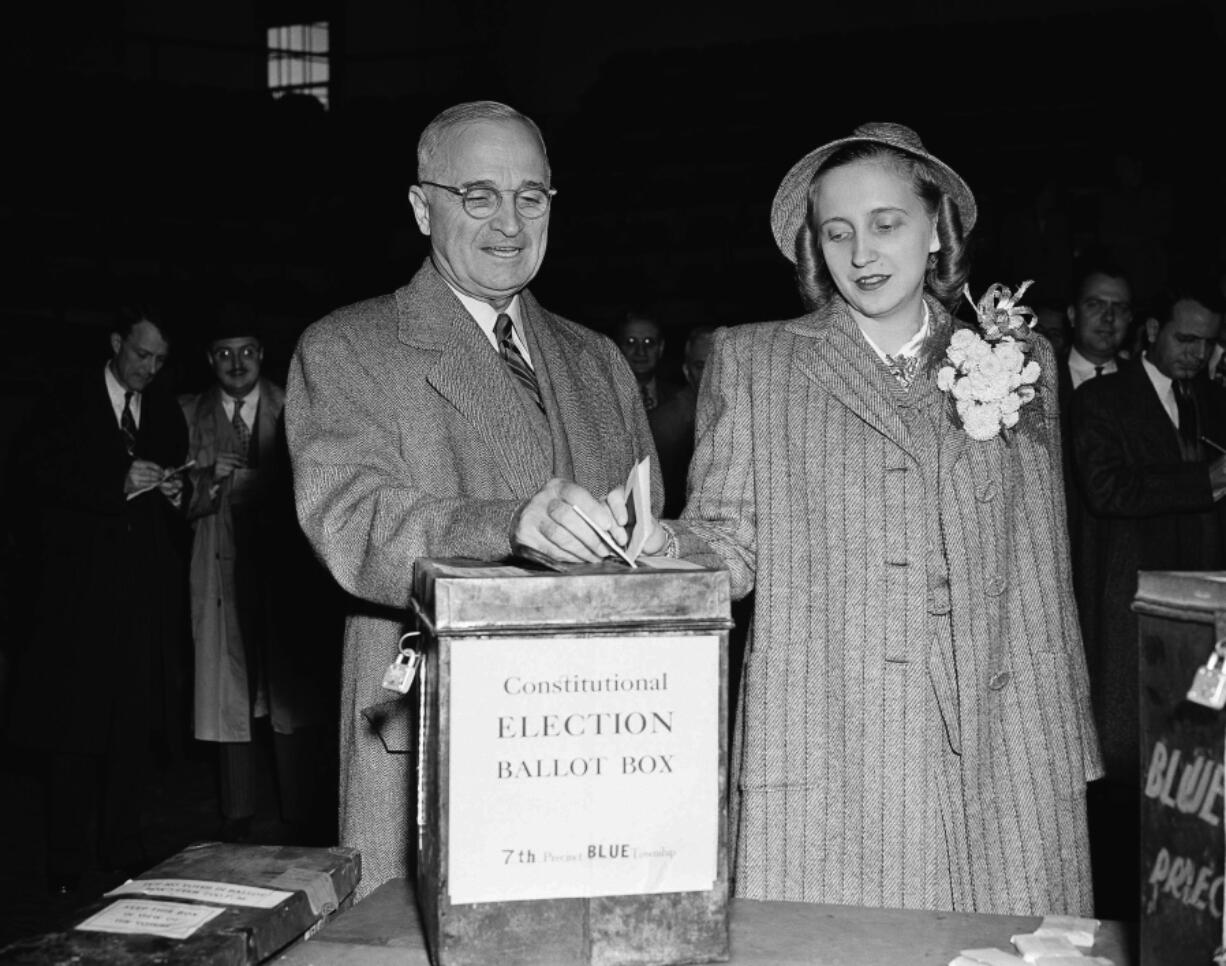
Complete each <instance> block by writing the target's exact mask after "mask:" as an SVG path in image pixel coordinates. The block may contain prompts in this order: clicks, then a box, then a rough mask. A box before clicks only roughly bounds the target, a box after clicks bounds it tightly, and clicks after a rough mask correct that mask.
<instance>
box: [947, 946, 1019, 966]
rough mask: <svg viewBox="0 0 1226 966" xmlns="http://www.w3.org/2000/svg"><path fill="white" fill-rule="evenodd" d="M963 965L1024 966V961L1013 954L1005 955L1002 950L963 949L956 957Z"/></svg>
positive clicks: (960, 965) (961, 965)
mask: <svg viewBox="0 0 1226 966" xmlns="http://www.w3.org/2000/svg"><path fill="white" fill-rule="evenodd" d="M958 959H959V960H962V961H963V962H961V963H959V966H963V963H971V964H972V966H1025V964H1026V960H1024V959H1022V957H1021V956H1014V955H1013V953H1007V952H1005V951H1004V950H1003V949H964V950H962V953H961V955H960V956H959V957H958Z"/></svg>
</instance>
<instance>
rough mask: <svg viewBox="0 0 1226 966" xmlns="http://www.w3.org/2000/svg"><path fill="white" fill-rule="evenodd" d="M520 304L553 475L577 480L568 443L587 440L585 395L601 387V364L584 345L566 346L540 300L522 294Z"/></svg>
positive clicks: (572, 455) (588, 410)
mask: <svg viewBox="0 0 1226 966" xmlns="http://www.w3.org/2000/svg"><path fill="white" fill-rule="evenodd" d="M520 304H521V307H522V308H523V312H524V318H525V322H526V324H525V329H526V330H527V335H528V349H529V351H530V352H531V353H532V358H533V362H534V364H535V366H536V375H537V380H538V381H539V383H540V386H541V396H542V398H543V399H544V400H545V410H546V415H547V416H548V418H549V432H550V435H551V436H552V437H553V446H554V453H553V474H554V475H555V476H560V477H563V478H564V479H574V478H575V461H574V454H573V453H572V452H571V449H570V444H569V443H568V440H570V439H581V438H583V437H582V433H581V430H580V427H579V425H578V424H579V423H580V422H581V421H585V420H587V419H588V417H589V416H590V415H591V412H590V409H589V408H588V406H587V405H585V400H584V393H585V390H588V389H589V388H590V387H591V386H595V385H600V383H601V379H602V378H603V376H602V375H601V373H600V372H599V365H598V363H597V362H596V361H595V360H594V359H592V358H591V356H590V355H589V354H588V353H587V352H586V351H585V350H584V349H583V348H582V347H581V346H576V345H568V346H564V345H563V341H562V340H564V339H565V338H566V333H565V332H563V331H561V330H560V329H559V328H558V327H556V326H551V325H549V324H548V315H549V313H548V312H546V311H545V310H544V309H542V308H541V306H540V305H539V304H538V303H537V301H536V299H534V298H533V297H532V296H531V295H529V294H528V293H527V292H522V293H521V294H520Z"/></svg>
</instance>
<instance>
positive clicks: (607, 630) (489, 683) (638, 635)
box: [413, 560, 731, 966]
mask: <svg viewBox="0 0 1226 966" xmlns="http://www.w3.org/2000/svg"><path fill="white" fill-rule="evenodd" d="M674 565H675V566H677V567H685V569H669V570H660V569H651V568H648V567H646V566H642V565H640V566H639V567H638V568H636V569H629V568H625V567H622V566H614V565H608V566H600V567H587V568H580V569H576V570H570V571H566V572H555V571H549V570H535V569H534V570H529V569H525V568H522V567H517V566H511V565H506V564H499V563H476V562H473V561H462V560H428V561H422V562H420V563H419V564H418V565H417V569H416V572H415V575H414V592H413V604H414V609H415V610H416V612H417V614H418V617H419V619H420V622H421V625H422V630H423V635H422V636H423V642H422V646H423V648H424V650H425V654H426V658H425V661H424V664H423V667H422V679H421V689H420V692H419V693H420V695H421V701H422V709H421V727H420V733H419V754H418V771H419V782H418V792H419V795H418V823H419V836H418V841H419V859H418V891H417V894H418V901H419V904H420V907H421V912H422V917H423V922H424V927H425V932H426V937H427V940H428V942H429V945H430V950H431V956H432V958H433V960H434V962H435V963H436V964H438V966H453V964H454V966H462V964H476V963H490V962H498V963H504V964H511V963H538V962H550V963H567V964H569V963H574V964H589V963H593V964H604V963H610V964H611V963H644V964H645V963H661V964H663V963H684V962H703V961H711V960H723V959H727V957H728V925H727V908H728V869H727V859H726V851H727V844H726V840H725V836H726V830H725V817H726V788H727V770H726V759H727V756H726V744H727V734H728V727H727V721H728V698H727V684H726V682H727V678H728V667H727V665H728V628H729V626H730V623H731V622H730V620H729V617H728V614H729V599H728V581H727V575H726V574H723V573H720V572H716V571H712V570H705V569H699V568H692V567H688V566H686V565H684V564H682V563H681V562H674Z"/></svg>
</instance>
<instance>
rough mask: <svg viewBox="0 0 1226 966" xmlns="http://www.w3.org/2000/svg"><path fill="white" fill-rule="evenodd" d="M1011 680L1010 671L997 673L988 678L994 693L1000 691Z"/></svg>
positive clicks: (989, 685)
mask: <svg viewBox="0 0 1226 966" xmlns="http://www.w3.org/2000/svg"><path fill="white" fill-rule="evenodd" d="M1010 678H1011V675H1010V674H1009V672H1008V671H997V672H996V673H995V674H993V675H992V676H991V677H990V678H988V687H989V688H990V689H991V690H993V691H999V690H1000V689H1001V688H1003V687H1004V686H1005V685H1006V684H1008V683H1009V680H1010Z"/></svg>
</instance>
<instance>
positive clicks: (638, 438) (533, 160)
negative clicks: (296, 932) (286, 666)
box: [286, 102, 661, 895]
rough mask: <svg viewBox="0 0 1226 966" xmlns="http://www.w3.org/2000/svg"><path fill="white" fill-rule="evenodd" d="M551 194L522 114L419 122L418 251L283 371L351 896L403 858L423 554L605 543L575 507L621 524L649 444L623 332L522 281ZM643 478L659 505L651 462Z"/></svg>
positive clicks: (579, 548) (305, 343) (319, 328)
mask: <svg viewBox="0 0 1226 966" xmlns="http://www.w3.org/2000/svg"><path fill="white" fill-rule="evenodd" d="M551 196H552V189H551V187H550V170H549V164H548V161H547V159H546V156H545V147H544V142H543V140H542V139H541V136H540V132H539V131H538V129H537V128H536V126H535V124H533V123H532V122H531V121H530V120H528V119H527V118H526V117H524V116H523V115H521V114H519V113H518V112H517V111H514V110H513V109H511V108H509V107H506V106H505V105H501V104H496V103H494V102H476V103H472V104H461V105H458V106H456V107H453V108H449V109H448V110H446V111H444V112H443V113H442V114H440V115H439V116H438V117H437V118H435V120H434V121H432V122H431V124H430V125H429V126H427V128H426V130H425V131H424V132H423V134H422V137H421V140H420V142H419V145H418V183H417V184H416V185H414V186H413V187H412V188H411V189H410V201H411V203H412V206H413V213H414V216H415V218H416V221H417V225H418V227H419V229H420V230H421V231H422V233H423V234H426V235H428V236H429V238H430V257H429V258H428V259H427V260H426V262H425V263H424V264H423V265H422V267H421V268H420V269H419V270H418V272H417V274H416V275H415V276H414V277H413V278H412V280H411V281H410V282H409V284H408V285H406V286H405V287H403V288H401V289H398V290H397V291H396V292H394V293H392V294H390V295H384V296H381V297H378V298H375V299H371V300H369V301H366V302H362V303H359V304H357V305H352V306H349V307H347V308H344V309H340V310H338V311H337V312H334V313H333V314H331V315H329V316H328V317H326V318H324V319H322V320H321V321H319V322H317V323H315V324H314V325H313V326H311V327H310V328H309V329H308V330H307V331H306V333H305V334H304V335H303V337H302V339H301V341H300V342H299V345H298V348H297V351H296V353H295V356H294V359H293V363H292V365H291V368H290V375H289V383H288V397H287V403H286V423H287V430H288V435H289V445H290V452H291V455H292V458H293V464H294V486H295V491H296V494H297V501H298V514H299V519H300V520H301V522H302V525H303V528H304V530H305V531H306V533H307V535H308V537H309V538H310V540H311V543H312V544H313V545H314V546H315V548H316V551H317V552H318V553H319V555H320V556H321V557H322V558H323V560H324V561H325V562H326V563H327V565H328V567H329V569H330V570H331V571H332V574H333V575H334V576H335V577H336V579H337V581H338V582H339V583H340V584H341V586H342V587H343V588H344V589H345V590H346V591H348V592H349V593H350V594H352V595H353V599H352V610H351V612H350V614H349V617H348V621H347V626H346V631H345V655H344V670H343V680H342V697H341V709H342V710H341V782H340V784H341V808H340V822H341V841H342V842H343V843H344V844H346V845H352V846H357V847H358V848H359V849H360V850H361V852H362V862H363V875H362V883H361V885H360V887H359V890H360V892H361V893H362V894H363V895H364V894H366V893H368V892H369V891H370V890H372V889H374V888H375V887H377V886H378V885H379V884H380V883H382V882H384V881H386V880H388V879H390V878H392V877H395V876H404V875H406V874H407V873H408V871H409V869H410V868H411V863H412V855H411V853H412V847H413V842H412V840H411V838H410V835H411V833H413V832H414V831H415V797H416V791H415V789H414V787H413V786H412V784H411V768H410V759H411V756H410V755H408V754H406V753H407V752H410V751H411V750H412V749H413V737H414V736H413V733H412V730H411V728H410V718H409V714H408V710H409V701H408V700H407V699H401V698H398V697H397V696H396V695H395V694H394V693H393V692H388V691H385V690H383V689H382V688H381V686H380V685H381V681H382V678H383V675H384V672H385V671H386V670H387V668H388V665H389V664H390V663H391V661H392V659H393V658H394V657H395V656H396V654H397V638H398V636H399V634H400V632H401V630H402V628H403V627H404V624H405V621H406V616H407V615H406V607H407V606H408V602H409V591H410V586H411V579H412V573H413V565H414V563H415V561H417V560H418V558H420V557H440V556H467V557H476V558H484V559H495V558H502V557H506V556H508V555H510V554H511V553H512V552H513V551H519V552H521V553H526V554H546V555H548V556H550V557H552V558H555V559H560V560H572V561H573V560H582V561H595V560H598V559H601V558H602V557H603V556H605V555H606V553H607V551H605V550H604V546H603V544H602V543H601V541H600V539H599V538H598V537H597V535H596V534H595V533H594V532H593V531H592V530H591V528H590V527H588V526H587V525H586V524H585V523H584V522H583V521H582V520H581V519H580V518H579V516H578V515H577V514H576V513H575V511H574V510H573V509H572V506H578V507H580V508H581V509H582V510H583V511H584V512H585V513H586V514H587V515H588V516H590V517H591V518H592V519H593V520H594V521H595V522H596V524H597V525H598V526H602V527H605V528H606V529H610V530H611V531H613V532H614V533H615V534H616V535H617V536H618V537H619V538H624V531H621V532H618V531H619V530H620V528H617V527H616V526H615V524H614V520H613V517H612V515H611V514H610V513H609V510H608V508H607V507H606V506H605V505H604V503H603V501H598V500H597V499H596V498H594V497H593V495H592V494H595V495H596V496H601V495H603V494H604V493H605V492H606V491H607V490H609V489H611V488H612V487H613V486H615V485H616V484H618V483H619V482H622V481H623V480H624V479H625V477H626V474H627V473H628V471H629V469H630V467H631V465H632V464H633V463H634V461H636V460H637V459H639V458H641V457H643V456H644V455H647V454H651V453H652V452H653V449H652V443H651V435H650V431H649V429H648V426H647V419H646V415H645V413H644V412H643V406H642V402H641V399H640V396H639V391H638V388H637V385H636V383H635V380H634V377H633V375H632V374H631V373H630V370H629V368H628V367H627V366H626V363H625V361H624V360H623V359H622V357H621V355H620V353H619V352H618V350H617V348H616V346H615V345H614V344H613V343H612V342H611V341H610V340H608V339H606V338H604V337H602V336H599V335H597V334H595V333H593V332H591V331H588V330H587V329H584V328H582V327H581V326H578V325H575V324H574V323H572V322H569V321H567V320H566V319H563V318H560V317H559V316H556V315H554V314H552V313H551V312H548V311H547V310H546V309H544V308H542V307H541V305H540V304H539V303H538V302H537V301H536V299H534V298H533V297H532V295H531V294H530V293H529V292H528V291H527V290H526V288H525V286H526V285H527V284H528V282H529V281H530V280H531V279H532V277H533V276H534V275H535V274H536V271H537V269H538V268H539V266H540V263H541V259H542V258H543V256H544V253H545V243H546V239H547V234H548V224H549V206H550V199H551ZM653 462H654V461H653ZM653 484H654V485H653V488H654V492H655V498H656V502H657V505H658V503H659V500H660V498H661V494H660V489H661V488H660V485H659V476H658V473H655V474H653Z"/></svg>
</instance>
